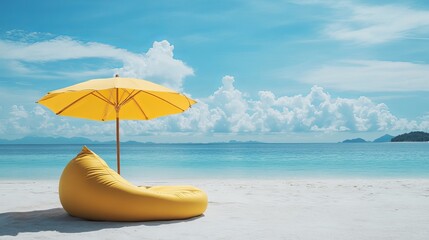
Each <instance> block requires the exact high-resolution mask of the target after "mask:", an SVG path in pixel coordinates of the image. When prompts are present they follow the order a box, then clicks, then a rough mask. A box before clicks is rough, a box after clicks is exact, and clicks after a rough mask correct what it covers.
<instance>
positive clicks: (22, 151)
mask: <svg viewBox="0 0 429 240" xmlns="http://www.w3.org/2000/svg"><path fill="white" fill-rule="evenodd" d="M81 147H82V146H81V145H0V180H1V179H58V178H59V177H60V175H61V172H62V170H63V169H64V167H65V166H66V164H67V163H68V162H69V161H70V160H71V159H72V158H73V157H74V156H75V155H76V154H77V153H79V151H80V150H81ZM88 147H89V148H90V149H91V150H93V151H94V152H95V153H97V154H98V155H100V156H101V157H102V158H103V159H105V160H106V162H107V163H108V164H109V166H110V167H112V168H113V169H116V153H115V145H89V146H88ZM121 153H122V154H121V163H122V164H121V172H122V175H123V176H124V177H125V178H138V179H157V180H158V179H166V178H167V179H176V178H179V179H180V178H252V179H253V178H285V179H287V178H308V177H315V178H319V177H320V178H325V177H329V178H330V177H338V178H344V177H346V178H349V177H350V178H360V177H374V178H392V177H404V178H429V143H359V144H339V143H333V144H146V145H123V146H121Z"/></svg>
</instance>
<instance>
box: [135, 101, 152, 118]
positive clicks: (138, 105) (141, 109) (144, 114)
mask: <svg viewBox="0 0 429 240" xmlns="http://www.w3.org/2000/svg"><path fill="white" fill-rule="evenodd" d="M132 100H133V101H134V103H135V104H136V105H137V107H138V108H139V109H140V111H141V112H142V113H143V116H144V117H145V118H146V120H149V118H148V117H147V116H146V113H145V112H144V111H143V108H142V107H141V106H140V104H139V103H138V102H137V101H136V100H135V99H134V98H132Z"/></svg>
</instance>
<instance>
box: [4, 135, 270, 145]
mask: <svg viewBox="0 0 429 240" xmlns="http://www.w3.org/2000/svg"><path fill="white" fill-rule="evenodd" d="M258 143H263V142H258V141H237V140H230V141H227V142H213V143H211V144H258ZM0 144H83V145H85V144H87V145H94V144H116V142H115V141H113V140H112V141H94V140H91V139H89V138H84V137H72V138H66V137H36V136H28V137H23V138H20V139H14V140H6V139H0ZM121 144H124V145H142V144H156V143H154V142H138V141H126V142H121ZM165 144H167V143H165ZM172 144H173V143H172ZM188 144H193V143H192V142H190V143H188Z"/></svg>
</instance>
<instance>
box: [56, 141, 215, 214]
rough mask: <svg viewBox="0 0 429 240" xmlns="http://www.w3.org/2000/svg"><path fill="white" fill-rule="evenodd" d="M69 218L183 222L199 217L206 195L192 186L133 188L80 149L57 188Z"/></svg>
mask: <svg viewBox="0 0 429 240" xmlns="http://www.w3.org/2000/svg"><path fill="white" fill-rule="evenodd" d="M59 195H60V200H61V204H62V205H63V207H64V209H65V210H66V211H67V212H68V213H69V214H70V215H72V216H75V217H80V218H85V219H89V220H102V221H149V220H173V219H186V218H191V217H195V216H198V215H201V214H202V213H203V212H204V211H205V210H206V208H207V195H206V194H205V193H204V192H203V191H201V190H199V189H198V188H195V187H192V186H154V187H137V186H135V185H133V184H131V183H129V182H128V181H127V180H125V179H124V178H122V177H121V176H120V175H119V174H117V173H116V172H115V171H114V170H112V169H110V168H109V166H108V165H107V164H106V162H105V161H104V160H103V159H101V158H100V157H99V156H98V155H97V154H95V153H94V152H92V151H91V150H89V149H88V148H87V147H85V146H84V147H83V149H82V151H81V152H80V153H79V154H78V155H77V156H76V157H75V158H74V159H73V160H71V161H70V162H69V163H68V165H67V166H66V168H65V169H64V171H63V173H62V175H61V179H60V186H59Z"/></svg>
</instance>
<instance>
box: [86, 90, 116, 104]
mask: <svg viewBox="0 0 429 240" xmlns="http://www.w3.org/2000/svg"><path fill="white" fill-rule="evenodd" d="M95 93H98V94H99V95H100V96H98V95H95ZM91 94H92V95H94V96H95V97H97V98H99V99H100V100H102V101H104V102H106V103H108V104H110V105H115V104H114V103H112V102H111V101H110V100H109V99H107V98H106V97H105V96H104V95H103V94H101V93H100V92H99V91H97V90H95V91H94V92H92V93H91Z"/></svg>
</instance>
